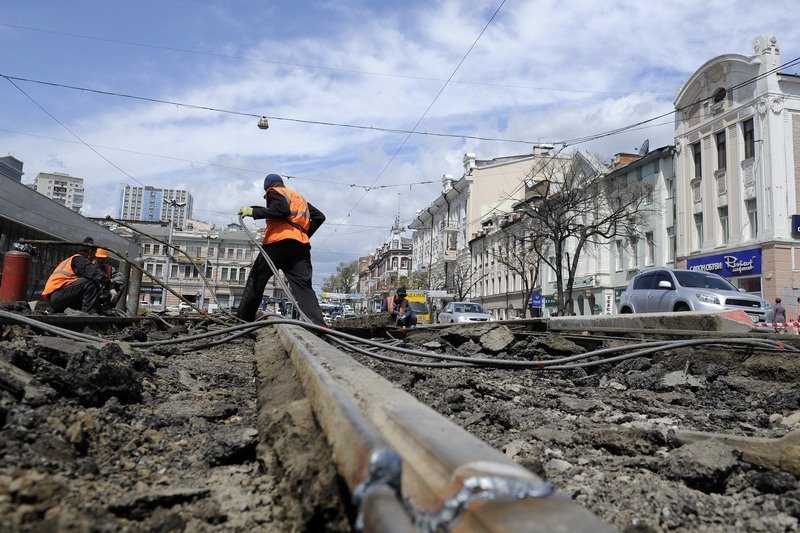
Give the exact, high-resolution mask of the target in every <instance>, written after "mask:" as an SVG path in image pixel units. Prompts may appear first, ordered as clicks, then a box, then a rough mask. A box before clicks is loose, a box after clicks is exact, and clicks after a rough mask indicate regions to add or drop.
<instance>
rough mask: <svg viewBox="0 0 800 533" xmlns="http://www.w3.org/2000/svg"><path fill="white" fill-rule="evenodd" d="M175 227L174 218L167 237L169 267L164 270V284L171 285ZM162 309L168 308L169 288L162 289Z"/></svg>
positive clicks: (170, 222) (170, 223)
mask: <svg viewBox="0 0 800 533" xmlns="http://www.w3.org/2000/svg"><path fill="white" fill-rule="evenodd" d="M174 227H175V223H174V222H172V220H170V221H169V237H167V243H168V244H169V246H167V250H166V252H167V268H166V272H164V285H169V271H170V269H171V268H172V263H171V259H172V232H173V228H174ZM161 310H162V311H166V310H167V289H163V288H162V289H161Z"/></svg>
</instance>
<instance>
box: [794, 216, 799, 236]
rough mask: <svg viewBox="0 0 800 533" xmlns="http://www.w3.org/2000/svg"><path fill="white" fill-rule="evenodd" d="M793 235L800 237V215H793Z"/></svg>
mask: <svg viewBox="0 0 800 533" xmlns="http://www.w3.org/2000/svg"><path fill="white" fill-rule="evenodd" d="M792 235H795V236H797V235H800V215H792Z"/></svg>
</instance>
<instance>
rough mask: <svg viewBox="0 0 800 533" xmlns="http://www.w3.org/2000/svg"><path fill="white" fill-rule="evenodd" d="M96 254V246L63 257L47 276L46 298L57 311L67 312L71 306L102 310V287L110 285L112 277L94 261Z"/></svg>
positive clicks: (84, 309)
mask: <svg viewBox="0 0 800 533" xmlns="http://www.w3.org/2000/svg"><path fill="white" fill-rule="evenodd" d="M83 243H84V244H88V245H93V244H94V240H93V239H92V238H91V237H87V238H86V239H84V240H83ZM93 257H94V247H93V246H87V247H86V248H81V249H80V250H78V252H77V253H76V254H75V255H72V256H70V257H67V258H66V259H64V260H63V261H61V263H59V264H58V266H57V267H56V269H55V270H54V271H53V273H52V274H50V277H49V278H47V283H46V284H45V286H44V290H43V291H42V298H45V299H47V300H48V301H49V303H50V307H51V308H52V309H53V311H55V312H56V313H63V312H64V310H65V309H67V308H69V309H77V310H80V311H83V312H84V313H91V314H99V313H100V305H99V302H100V291H101V288H105V287H108V285H109V283H110V280H109V278H108V276H106V275H105V274H104V273H103V272H102V271H101V270H100V269H99V268H97V267H96V266H95V265H94V263H92V259H93Z"/></svg>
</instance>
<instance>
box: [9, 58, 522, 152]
mask: <svg viewBox="0 0 800 533" xmlns="http://www.w3.org/2000/svg"><path fill="white" fill-rule="evenodd" d="M0 77H3V78H5V79H7V80H8V81H12V80H14V81H21V82H25V83H36V84H39V85H47V86H50V87H59V88H62V89H71V90H73V91H80V92H88V93H94V94H102V95H105V96H115V97H118V98H128V99H131V100H140V101H143V102H150V103H155V104H165V105H171V106H176V107H184V108H186V109H195V110H198V111H212V112H216V113H224V114H228V115H236V116H241V117H250V118H257V119H261V118H264V117H266V118H267V119H269V120H276V121H283V122H296V123H300V124H310V125H314V126H332V127H338V128H352V129H359V130H368V131H379V132H381V133H392V134H398V135H404V134H405V135H427V136H432V137H450V138H454V139H471V140H476V141H489V142H507V143H516V144H528V145H530V144H536V142H537V141H531V140H527V139H510V138H503V137H483V136H480V135H467V134H461V133H443V132H433V131H416V128H415V129H413V130H404V129H399V128H387V127H382V126H368V125H365V124H352V123H348V122H331V121H324V120H311V119H303V118H294V117H281V116H276V115H269V114H265V113H251V112H247V111H236V110H233V109H224V108H220V107H213V106H206V105H199V104H189V103H186V102H178V101H174V100H164V99H160V98H150V97H147V96H137V95H134V94H128V93H120V92H115V91H104V90H101V89H92V88H89V87H80V86H77V85H69V84H65V83H56V82H51V81H43V80H36V79H32V78H23V77H20V76H11V75H9V74H3V73H0ZM423 118H424V117H423ZM421 120H422V119H420V121H421ZM417 125H419V122H418V123H417Z"/></svg>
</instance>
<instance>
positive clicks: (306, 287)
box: [236, 174, 325, 326]
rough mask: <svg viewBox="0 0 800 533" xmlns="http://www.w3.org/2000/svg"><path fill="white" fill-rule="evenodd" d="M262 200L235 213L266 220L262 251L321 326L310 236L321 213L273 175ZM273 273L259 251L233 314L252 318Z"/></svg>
mask: <svg viewBox="0 0 800 533" xmlns="http://www.w3.org/2000/svg"><path fill="white" fill-rule="evenodd" d="M264 199H265V200H266V207H260V206H244V207H242V208H241V209H239V215H241V216H246V217H253V219H255V220H259V219H264V218H265V219H267V228H266V231H265V232H264V241H263V247H264V251H265V252H266V253H267V255H268V256H269V258H270V259H271V260H272V262H273V263H275V266H276V267H277V268H279V269H280V270H282V271H283V273H284V274H285V275H286V279H288V280H289V286H290V288H291V291H292V294H293V295H294V297H295V298H296V299H297V303H298V305H299V306H300V309H301V310H302V311H303V312H304V313H305V314H306V316H307V317H308V318H309V319H311V321H312V322H313V323H314V324H317V325H319V326H324V325H325V321H324V320H323V319H322V309H320V306H319V301H317V295H316V293H315V292H314V289H313V288H312V286H311V275H312V267H311V242H310V238H311V236H312V235H314V232H316V231H317V229H318V228H319V227H320V226H321V225H322V223H323V222H325V215H323V214H322V211H320V210H319V209H317V208H315V207H314V206H313V205H311V204H310V203H308V202H307V201H306V199H305V198H303V196H301V195H300V194H299V193H297V192H295V191H293V190H291V189H289V188H288V187H286V186H285V185H284V184H283V179H282V178H281V177H280V176H279V175H277V174H268V175H267V177H266V178H264ZM273 274H274V272H272V270H271V269H270V268H269V266H268V265H267V261H266V260H265V259H264V258H263V257H262V256H261V254H259V256H258V258H257V259H256V261H255V263H253V268H252V269H251V270H250V275H249V276H248V277H247V283H246V285H245V287H244V293H243V294H242V302H241V303H240V304H239V309H238V311H237V313H236V314H237V316H238V317H239V318H241V319H244V320H247V321H253V320H255V318H256V310H257V309H258V304H259V303H260V302H261V298H262V297H263V296H264V289H265V288H266V286H267V282H268V281H269V279H270V278H271V277H272V275H273Z"/></svg>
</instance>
